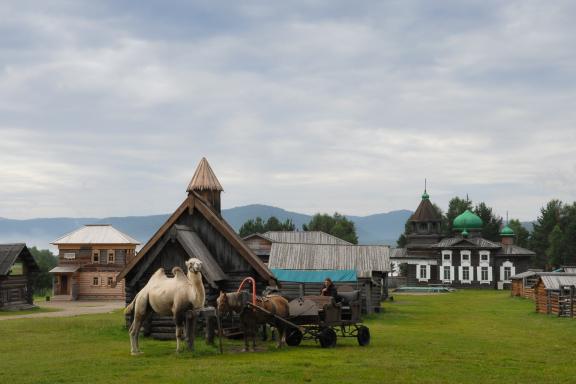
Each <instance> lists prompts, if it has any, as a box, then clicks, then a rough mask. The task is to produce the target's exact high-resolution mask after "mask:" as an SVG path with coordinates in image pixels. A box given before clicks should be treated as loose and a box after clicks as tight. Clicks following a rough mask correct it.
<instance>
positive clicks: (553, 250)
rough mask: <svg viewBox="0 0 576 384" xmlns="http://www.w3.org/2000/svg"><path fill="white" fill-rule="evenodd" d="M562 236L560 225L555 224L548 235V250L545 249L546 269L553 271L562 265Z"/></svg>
mask: <svg viewBox="0 0 576 384" xmlns="http://www.w3.org/2000/svg"><path fill="white" fill-rule="evenodd" d="M563 239H564V234H563V233H562V229H560V225H559V224H556V225H555V226H554V229H552V232H550V234H549V235H548V248H546V268H548V269H554V268H557V267H559V266H560V265H562V241H563Z"/></svg>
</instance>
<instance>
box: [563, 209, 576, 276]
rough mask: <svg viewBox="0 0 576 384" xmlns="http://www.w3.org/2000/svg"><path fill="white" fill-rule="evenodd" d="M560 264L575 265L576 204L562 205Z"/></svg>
mask: <svg viewBox="0 0 576 384" xmlns="http://www.w3.org/2000/svg"><path fill="white" fill-rule="evenodd" d="M561 223H562V232H563V234H564V238H563V240H562V263H563V265H576V202H574V203H572V204H571V205H564V209H563V210H562V217H561Z"/></svg>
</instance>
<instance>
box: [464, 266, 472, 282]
mask: <svg viewBox="0 0 576 384" xmlns="http://www.w3.org/2000/svg"><path fill="white" fill-rule="evenodd" d="M462 280H470V267H462Z"/></svg>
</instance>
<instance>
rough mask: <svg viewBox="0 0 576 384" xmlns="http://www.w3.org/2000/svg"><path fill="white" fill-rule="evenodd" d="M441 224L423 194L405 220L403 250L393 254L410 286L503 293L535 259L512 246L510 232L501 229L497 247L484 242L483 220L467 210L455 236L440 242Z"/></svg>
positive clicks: (455, 227) (458, 221) (458, 219)
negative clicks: (415, 207)
mask: <svg viewBox="0 0 576 384" xmlns="http://www.w3.org/2000/svg"><path fill="white" fill-rule="evenodd" d="M441 220H442V218H441V216H440V213H439V212H437V211H436V210H435V209H434V206H433V204H432V203H431V202H430V196H429V195H428V193H427V192H426V191H424V194H423V195H422V200H421V202H420V204H419V206H418V208H417V209H416V212H414V214H413V215H412V216H411V217H410V219H409V220H408V230H407V232H406V238H407V244H406V247H405V248H398V249H396V250H394V251H393V252H392V261H393V262H394V263H396V264H405V265H406V266H407V268H406V270H407V276H406V277H407V284H408V285H409V286H427V285H446V286H450V287H454V288H498V289H504V288H509V287H510V286H511V283H512V280H511V277H512V276H514V275H515V274H518V273H521V272H524V271H527V270H528V268H529V267H530V265H531V263H532V258H533V257H534V255H535V254H534V252H532V251H531V250H528V249H525V248H522V247H519V246H518V245H516V244H514V238H515V234H514V231H513V230H512V229H511V228H510V227H508V226H505V227H504V228H503V229H502V230H501V232H500V236H501V241H500V242H494V241H490V240H487V239H484V238H482V236H481V233H482V228H483V225H484V223H483V222H482V219H480V217H478V216H477V215H476V214H474V213H473V212H471V211H469V210H467V211H465V212H464V213H462V214H461V215H459V216H458V217H456V218H455V219H454V222H453V223H452V228H453V230H454V234H453V235H452V236H451V237H443V236H442V234H441V233H442V232H441Z"/></svg>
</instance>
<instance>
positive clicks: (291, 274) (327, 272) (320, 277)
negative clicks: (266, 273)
mask: <svg viewBox="0 0 576 384" xmlns="http://www.w3.org/2000/svg"><path fill="white" fill-rule="evenodd" d="M272 273H273V274H274V275H275V276H276V278H277V279H278V281H292V282H296V283H322V282H323V281H324V279H326V278H327V277H329V278H330V279H332V281H333V282H338V281H341V282H342V281H356V280H357V279H356V271H355V270H354V269H338V270H336V269H315V270H310V269H272Z"/></svg>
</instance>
